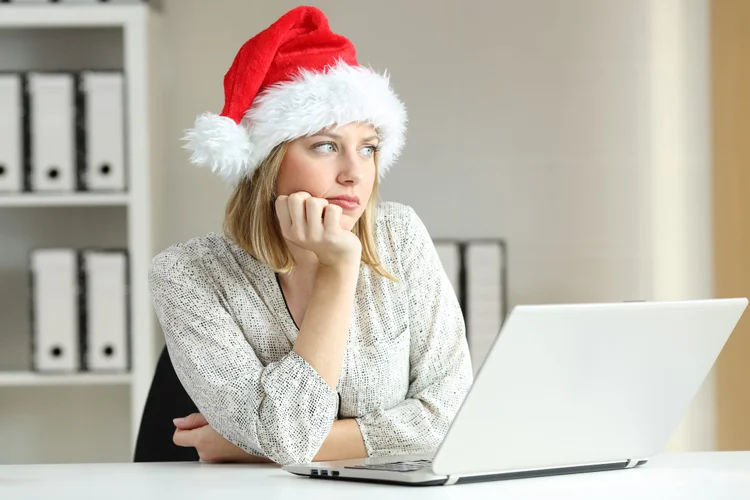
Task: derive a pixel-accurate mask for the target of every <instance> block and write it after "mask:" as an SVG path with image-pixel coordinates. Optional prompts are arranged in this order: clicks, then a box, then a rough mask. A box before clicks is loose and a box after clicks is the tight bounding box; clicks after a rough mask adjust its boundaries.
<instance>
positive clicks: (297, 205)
mask: <svg viewBox="0 0 750 500" xmlns="http://www.w3.org/2000/svg"><path fill="white" fill-rule="evenodd" d="M308 198H310V193H305V192H304V191H302V192H299V193H294V194H292V195H290V196H289V216H290V219H291V221H292V226H291V235H292V236H293V237H295V238H297V239H300V240H303V239H305V235H306V232H307V218H306V216H305V201H306V200H307V199H308Z"/></svg>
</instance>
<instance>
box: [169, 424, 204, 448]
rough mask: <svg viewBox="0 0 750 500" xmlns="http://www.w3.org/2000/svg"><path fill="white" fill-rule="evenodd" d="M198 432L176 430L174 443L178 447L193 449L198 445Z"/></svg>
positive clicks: (173, 438)
mask: <svg viewBox="0 0 750 500" xmlns="http://www.w3.org/2000/svg"><path fill="white" fill-rule="evenodd" d="M196 432H198V430H197V429H196V430H182V429H176V430H175V431H174V435H173V436H172V442H173V443H174V444H176V445H177V446H182V447H183V448H193V447H195V445H196V439H197V438H196Z"/></svg>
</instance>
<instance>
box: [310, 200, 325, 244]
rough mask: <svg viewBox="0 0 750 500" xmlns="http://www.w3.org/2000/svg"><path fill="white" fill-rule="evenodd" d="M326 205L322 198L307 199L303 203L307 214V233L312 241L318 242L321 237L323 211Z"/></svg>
mask: <svg viewBox="0 0 750 500" xmlns="http://www.w3.org/2000/svg"><path fill="white" fill-rule="evenodd" d="M327 205H328V200H324V199H322V198H312V197H310V198H308V199H307V200H306V201H305V211H306V212H307V232H308V236H309V237H310V238H312V239H315V240H318V239H320V238H321V237H322V236H323V209H324V208H325V207H326V206H327Z"/></svg>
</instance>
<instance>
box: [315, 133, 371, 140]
mask: <svg viewBox="0 0 750 500" xmlns="http://www.w3.org/2000/svg"><path fill="white" fill-rule="evenodd" d="M321 136H322V137H330V138H331V139H336V140H338V141H340V140H342V139H343V137H341V136H340V135H338V134H332V133H330V132H321V133H319V134H315V135H313V136H312V137H321ZM374 139H377V140H378V141H379V140H380V137H378V136H377V135H371V136H370V137H366V138H365V139H362V142H368V141H372V140H374Z"/></svg>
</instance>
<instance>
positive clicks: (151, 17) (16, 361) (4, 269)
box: [0, 3, 163, 463]
mask: <svg viewBox="0 0 750 500" xmlns="http://www.w3.org/2000/svg"><path fill="white" fill-rule="evenodd" d="M160 33H161V30H160V14H159V11H158V10H157V9H156V8H155V7H154V6H153V5H148V4H145V3H144V4H133V5H110V4H91V5H66V4H59V3H58V4H38V5H33V4H32V5H14V4H1V5H0V46H3V47H4V49H3V52H4V54H3V58H2V60H0V71H30V70H43V71H44V70H62V71H68V70H71V71H72V70H83V69H100V68H113V67H115V68H119V69H122V70H123V73H124V77H125V92H126V100H125V102H126V108H125V112H126V124H125V134H126V158H127V162H126V169H127V171H126V175H127V179H126V185H127V186H128V188H127V191H126V192H123V193H85V192H72V193H59V194H50V193H43V194H42V193H27V192H24V193H15V194H13V193H0V426H3V427H4V430H0V440H2V442H3V443H8V444H7V445H6V444H4V445H3V446H2V447H0V463H17V462H24V463H44V462H48V461H60V460H63V459H62V458H60V457H64V460H65V461H71V462H80V461H102V462H107V461H130V460H132V452H133V446H134V443H135V440H136V438H137V431H138V427H139V425H140V419H141V414H142V410H143V405H144V403H145V400H146V397H147V395H148V390H149V388H150V384H151V378H152V376H153V370H154V367H155V365H156V360H157V356H158V349H159V347H160V345H163V341H162V340H161V337H160V335H159V334H158V333H157V332H159V330H158V324H157V322H156V319H155V317H154V315H153V309H152V305H151V300H150V295H149V291H148V282H147V274H148V266H149V264H150V261H151V258H152V257H153V256H154V255H155V254H156V253H157V249H156V248H155V242H156V241H157V235H158V234H159V230H160V228H159V223H158V222H159V220H160V219H159V214H158V213H157V210H156V209H157V208H158V206H159V203H158V202H159V199H160V197H159V196H158V193H159V192H160V187H161V185H162V182H161V170H160V169H159V167H160V165H161V161H160V160H161V156H160V151H159V146H160V144H161V142H160V140H159V137H160V132H161V128H162V127H161V124H162V122H161V116H160V113H159V112H158V108H159V103H160V102H161V99H160V97H159V94H160V93H161V91H162V90H161V79H160V78H159V73H160V70H161V66H160V58H159V54H160V51H161V49H162V45H163V44H161V43H160V40H159V36H160ZM52 246H60V247H68V248H90V247H120V248H126V249H127V251H128V255H129V270H130V275H129V293H130V298H129V300H130V314H131V317H130V318H129V319H130V342H131V349H130V352H131V370H130V372H129V373H123V374H107V373H101V374H100V373H77V374H40V373H35V372H32V371H29V368H30V320H29V318H28V316H29V314H28V308H29V306H28V304H29V293H28V292H29V288H28V286H27V283H28V259H27V255H28V251H29V250H31V249H32V248H34V247H52ZM40 399H44V401H40ZM47 400H49V401H50V402H49V403H46V402H45V401H47ZM6 404H7V406H6ZM44 405H46V406H44ZM59 405H67V406H65V407H64V408H61V409H60V411H61V412H62V414H69V415H80V417H81V419H82V420H85V421H87V422H89V421H90V422H91V424H90V425H79V426H71V429H73V430H72V431H71V432H65V433H59V434H61V435H60V436H57V435H55V438H54V439H55V441H53V442H47V441H48V440H45V439H43V438H41V437H39V438H36V440H34V441H30V440H33V439H34V438H35V435H36V433H39V434H40V435H45V433H47V432H48V431H47V429H46V428H43V429H41V430H40V429H36V428H31V427H29V426H30V425H31V424H30V423H29V422H35V423H36V425H39V426H42V427H44V426H46V425H50V426H54V425H56V424H59V422H57V421H56V420H57V416H56V413H57V410H58V408H56V406H59ZM40 408H43V409H44V413H45V414H46V415H49V417H47V419H48V420H49V421H48V422H47V421H45V420H40V416H39V411H40ZM47 410H49V411H47ZM76 429H77V431H76ZM12 433H16V434H18V433H26V434H24V435H23V439H16V437H17V436H14V435H12ZM108 439H111V443H112V444H111V445H109V446H105V445H102V442H107V441H106V440H108ZM14 443H20V444H17V445H16V446H14ZM30 443H31V445H30ZM76 447H78V448H76ZM76 449H79V450H82V451H80V452H76V451H75V450H76ZM28 450H31V451H28ZM62 450H69V451H66V452H63V451H62ZM91 450H96V452H95V453H94V452H92V451H91Z"/></svg>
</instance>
